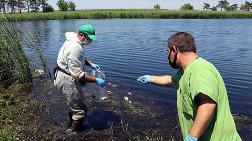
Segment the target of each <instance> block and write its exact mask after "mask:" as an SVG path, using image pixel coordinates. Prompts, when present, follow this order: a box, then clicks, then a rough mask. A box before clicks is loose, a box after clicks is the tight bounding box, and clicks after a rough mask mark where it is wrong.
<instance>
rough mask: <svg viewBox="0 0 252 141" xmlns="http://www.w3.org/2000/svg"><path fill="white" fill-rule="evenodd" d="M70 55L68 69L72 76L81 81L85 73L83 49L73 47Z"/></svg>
mask: <svg viewBox="0 0 252 141" xmlns="http://www.w3.org/2000/svg"><path fill="white" fill-rule="evenodd" d="M71 49H72V50H70V53H69V55H68V57H67V64H68V69H69V72H70V74H71V76H72V77H73V78H74V79H76V80H79V79H80V78H81V77H83V76H84V74H85V73H84V71H83V70H82V69H83V61H84V54H83V53H84V52H83V49H82V48H80V47H78V46H73V48H71Z"/></svg>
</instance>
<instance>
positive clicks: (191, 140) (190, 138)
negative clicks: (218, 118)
mask: <svg viewBox="0 0 252 141" xmlns="http://www.w3.org/2000/svg"><path fill="white" fill-rule="evenodd" d="M184 141H198V138H196V137H193V136H191V135H189V134H187V135H186V137H185V139H184Z"/></svg>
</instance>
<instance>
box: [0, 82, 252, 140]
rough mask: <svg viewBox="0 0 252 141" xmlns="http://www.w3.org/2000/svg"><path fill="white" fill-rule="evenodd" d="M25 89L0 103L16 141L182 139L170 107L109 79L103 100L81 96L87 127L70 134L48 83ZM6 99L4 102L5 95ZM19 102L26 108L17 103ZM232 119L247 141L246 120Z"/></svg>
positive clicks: (250, 128) (251, 128)
mask: <svg viewBox="0 0 252 141" xmlns="http://www.w3.org/2000/svg"><path fill="white" fill-rule="evenodd" d="M26 87H28V86H24V88H22V89H23V91H21V90H19V91H18V92H16V95H15V96H14V98H15V100H14V103H13V104H12V105H8V103H7V102H6V101H5V102H4V100H2V101H1V106H2V107H3V105H5V107H8V106H11V108H14V109H17V110H18V111H15V110H14V111H13V112H12V114H11V115H10V116H9V117H8V116H7V117H6V116H3V115H1V116H0V117H1V120H0V125H1V128H2V127H3V129H1V130H3V131H4V130H6V131H7V128H8V129H10V130H14V131H15V135H14V136H15V139H16V140H55V141H56V140H57V141H64V140H65V141H68V140H69V141H70V140H71V141H72V140H83V141H84V140H87V141H101V140H104V141H110V140H120V141H124V140H176V141H177V140H178V141H179V140H182V136H181V132H180V127H179V123H178V117H177V111H176V105H174V104H169V103H166V102H162V101H151V100H146V99H143V98H141V97H138V96H137V93H134V91H133V92H132V93H128V91H129V90H128V89H127V88H124V87H123V86H115V85H113V82H111V83H110V85H107V86H106V91H107V92H109V93H108V95H109V97H110V98H109V100H107V101H101V100H99V99H97V98H93V97H86V99H85V102H86V104H87V106H88V107H89V113H88V116H87V118H86V121H85V125H87V129H86V130H85V131H84V132H82V133H79V134H76V135H74V136H73V135H71V136H69V135H67V134H66V133H65V130H66V123H67V120H68V119H67V118H68V116H67V114H68V108H67V105H66V102H65V100H64V97H63V96H62V95H61V94H60V93H58V91H57V90H56V89H55V88H54V87H53V84H52V81H48V80H41V79H34V80H33V83H32V86H31V87H30V89H31V94H29V90H30V89H28V88H27V89H25V88H26ZM1 93H3V92H2V91H1ZM10 93H12V92H10ZM7 95H8V94H7ZM1 97H2V99H4V98H3V96H1ZM124 97H128V99H129V100H130V101H131V102H129V100H128V101H126V100H125V99H124ZM14 98H12V99H14ZM22 98H23V99H22ZM6 99H7V101H9V99H10V97H9V98H6V97H5V100H6ZM3 103H5V104H3ZM20 103H23V105H26V106H20ZM21 105H22V104H21ZM17 106H18V107H17ZM2 107H1V108H2ZM12 116H13V117H12ZM3 117H4V118H3ZM234 118H235V121H236V125H237V128H238V132H239V134H240V136H241V137H242V139H243V140H249V139H251V138H252V134H251V133H252V120H251V119H252V118H251V117H249V116H245V115H240V114H238V113H235V114H234ZM10 121H11V123H10ZM0 134H1V133H0Z"/></svg>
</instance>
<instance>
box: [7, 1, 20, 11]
mask: <svg viewBox="0 0 252 141" xmlns="http://www.w3.org/2000/svg"><path fill="white" fill-rule="evenodd" d="M17 5H18V2H17V0H9V1H8V6H9V8H10V11H11V13H15V11H16V7H17Z"/></svg>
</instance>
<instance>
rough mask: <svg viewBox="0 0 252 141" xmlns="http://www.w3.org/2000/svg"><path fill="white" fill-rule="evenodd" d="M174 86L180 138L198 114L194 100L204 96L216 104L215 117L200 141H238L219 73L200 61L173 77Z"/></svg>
mask: <svg viewBox="0 0 252 141" xmlns="http://www.w3.org/2000/svg"><path fill="white" fill-rule="evenodd" d="M172 80H173V82H175V84H176V85H177V108H178V116H179V121H180V126H181V131H182V134H183V137H184V138H185V136H186V135H187V134H188V132H189V130H190V128H191V127H192V123H193V121H194V119H195V116H196V113H197V104H196V103H195V102H196V101H195V97H196V95H197V94H199V93H203V94H205V95H207V96H208V97H210V98H211V99H212V100H214V101H215V102H216V103H217V106H216V110H215V115H214V117H213V119H212V121H211V122H210V123H209V125H208V128H207V129H206V131H205V132H204V134H203V135H202V136H201V137H200V138H199V140H200V141H240V140H241V138H240V136H239V134H238V133H237V131H236V126H235V122H234V119H233V117H232V114H231V112H230V107H229V102H228V96H227V91H226V88H225V84H224V81H223V79H222V77H221V75H220V74H219V72H218V70H217V69H216V68H215V67H214V66H213V65H212V64H211V63H210V62H208V61H206V60H205V59H203V58H201V57H199V58H197V59H195V60H194V61H192V62H191V63H190V64H188V65H187V66H186V69H185V71H183V70H179V71H178V72H177V73H176V74H175V75H173V76H172Z"/></svg>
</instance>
